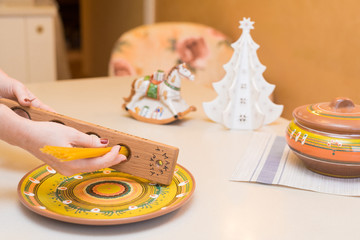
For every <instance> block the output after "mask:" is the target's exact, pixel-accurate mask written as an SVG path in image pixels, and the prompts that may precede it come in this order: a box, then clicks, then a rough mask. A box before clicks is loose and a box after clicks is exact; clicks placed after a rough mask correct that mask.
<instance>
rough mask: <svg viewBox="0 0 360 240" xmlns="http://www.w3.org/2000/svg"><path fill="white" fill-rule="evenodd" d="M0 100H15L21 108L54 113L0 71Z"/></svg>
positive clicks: (18, 83)
mask: <svg viewBox="0 0 360 240" xmlns="http://www.w3.org/2000/svg"><path fill="white" fill-rule="evenodd" d="M0 98H7V99H11V100H15V101H17V102H19V103H20V105H22V106H30V105H31V106H34V107H38V108H42V109H44V110H47V111H52V112H53V111H54V110H53V109H52V108H51V107H49V106H47V105H46V104H44V103H42V102H41V101H40V100H39V99H38V98H36V97H35V96H34V94H33V93H31V92H30V91H29V89H27V88H26V87H25V86H24V84H22V83H21V82H19V81H18V80H16V79H14V78H11V77H9V76H8V75H7V74H6V73H4V72H3V71H1V70H0Z"/></svg>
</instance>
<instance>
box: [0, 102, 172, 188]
mask: <svg viewBox="0 0 360 240" xmlns="http://www.w3.org/2000/svg"><path fill="white" fill-rule="evenodd" d="M0 103H2V104H4V105H6V106H8V107H9V108H11V109H12V110H13V111H15V112H16V113H18V114H19V115H21V116H24V117H27V118H29V119H31V120H33V121H50V122H56V123H59V124H64V125H66V126H69V127H73V128H75V129H77V130H79V131H81V132H84V133H86V134H94V135H97V136H98V137H101V138H106V139H109V141H110V144H109V146H114V145H117V144H119V145H121V146H122V147H125V148H127V150H128V151H129V156H128V157H127V161H126V162H122V163H120V164H117V165H115V166H112V168H113V169H115V170H117V171H121V172H124V173H129V174H132V175H134V176H137V177H142V178H145V179H147V180H149V181H151V182H155V183H160V184H164V185H169V184H170V183H171V181H172V177H173V175H174V169H175V167H176V162H177V157H178V154H179V149H178V148H176V147H173V146H169V145H166V144H163V143H159V142H154V141H151V140H148V139H144V138H140V137H136V136H132V135H130V134H126V133H122V132H119V131H116V130H113V129H109V128H105V127H102V126H99V125H95V124H92V123H88V122H85V121H81V120H78V119H73V118H70V117H67V116H64V115H61V114H57V113H53V112H49V111H45V110H42V109H39V108H35V107H23V106H21V105H19V104H18V103H17V102H15V101H11V100H8V99H4V98H1V99H0Z"/></svg>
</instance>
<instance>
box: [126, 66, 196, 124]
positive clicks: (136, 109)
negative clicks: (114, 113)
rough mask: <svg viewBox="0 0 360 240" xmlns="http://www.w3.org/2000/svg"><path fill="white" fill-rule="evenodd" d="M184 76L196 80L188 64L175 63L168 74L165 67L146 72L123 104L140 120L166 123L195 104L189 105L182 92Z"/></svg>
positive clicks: (189, 109)
mask: <svg viewBox="0 0 360 240" xmlns="http://www.w3.org/2000/svg"><path fill="white" fill-rule="evenodd" d="M183 78H187V79H189V80H194V75H193V74H192V72H191V71H190V70H189V69H188V68H187V65H186V64H178V65H176V66H174V67H173V68H172V69H171V70H170V71H169V73H168V75H165V73H164V72H163V71H158V72H155V73H154V74H153V75H151V76H145V77H141V78H138V79H135V81H134V82H133V84H132V89H131V93H130V96H129V97H127V98H124V100H125V103H124V105H123V107H124V108H125V109H126V110H127V111H128V112H129V113H130V115H131V116H132V117H134V118H135V119H137V120H140V121H143V122H148V123H155V124H167V123H170V122H173V121H176V120H178V119H181V118H183V117H184V116H185V115H186V114H188V113H189V112H191V111H195V110H196V108H195V107H194V106H189V105H187V103H186V102H185V101H184V100H183V99H182V97H181V95H180V90H181V81H182V79H183Z"/></svg>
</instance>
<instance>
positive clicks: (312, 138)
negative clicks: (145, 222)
mask: <svg viewBox="0 0 360 240" xmlns="http://www.w3.org/2000/svg"><path fill="white" fill-rule="evenodd" d="M293 116H294V120H293V121H291V122H290V124H289V126H288V128H287V131H286V141H287V143H288V145H289V147H290V149H291V150H293V152H294V153H295V154H296V155H297V156H298V157H299V158H300V159H301V160H302V161H303V162H304V164H305V166H306V167H307V168H309V169H310V170H312V171H314V172H317V173H320V174H324V175H329V176H334V177H346V178H353V177H360V105H355V104H354V103H353V102H352V101H351V100H350V99H348V98H336V99H334V100H333V101H332V102H326V103H316V104H311V105H306V106H301V107H298V108H296V109H295V110H294V112H293Z"/></svg>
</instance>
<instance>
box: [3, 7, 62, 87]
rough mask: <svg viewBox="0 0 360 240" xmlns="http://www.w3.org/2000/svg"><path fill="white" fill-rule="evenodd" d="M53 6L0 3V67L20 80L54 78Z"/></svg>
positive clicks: (25, 81) (33, 80) (54, 11)
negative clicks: (22, 5)
mask: <svg viewBox="0 0 360 240" xmlns="http://www.w3.org/2000/svg"><path fill="white" fill-rule="evenodd" d="M55 16H56V7H54V6H41V7H40V6H24V7H21V6H6V5H0V69H2V70H3V71H5V72H6V73H7V74H8V75H9V76H11V77H13V78H16V79H18V80H20V81H22V82H24V83H30V82H41V81H54V80H56V51H55Z"/></svg>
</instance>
